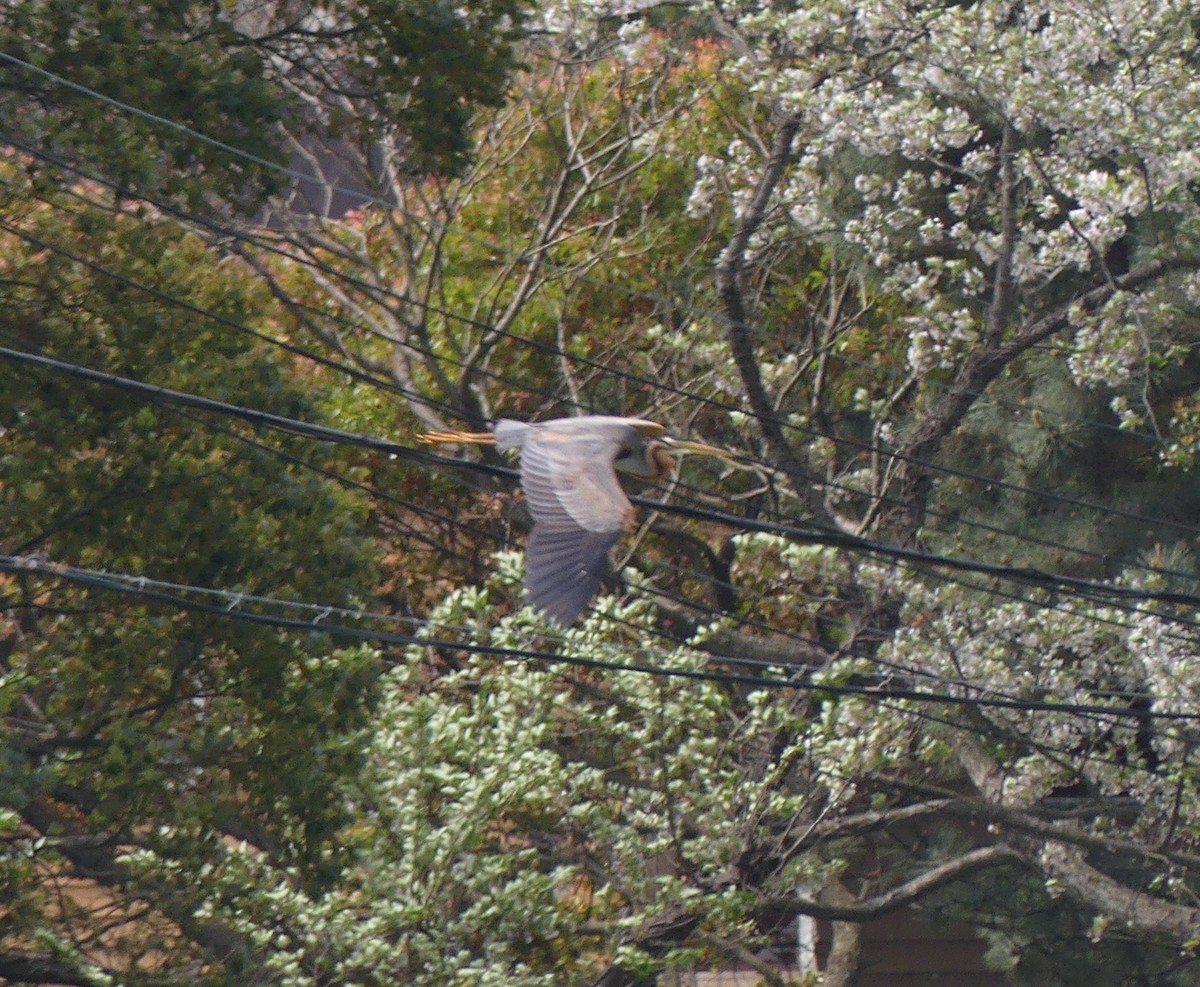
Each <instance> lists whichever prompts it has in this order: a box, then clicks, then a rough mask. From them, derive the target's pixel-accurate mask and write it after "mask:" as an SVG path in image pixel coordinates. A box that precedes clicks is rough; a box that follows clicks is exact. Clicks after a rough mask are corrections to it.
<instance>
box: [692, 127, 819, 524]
mask: <svg viewBox="0 0 1200 987" xmlns="http://www.w3.org/2000/svg"><path fill="white" fill-rule="evenodd" d="M799 130H800V117H799V116H796V115H793V116H790V117H788V118H787V119H786V120H785V121H784V122H783V124H782V126H780V128H779V132H778V133H777V134H776V135H775V141H774V144H773V145H772V147H771V155H770V157H769V158H768V159H767V165H766V167H765V168H764V169H763V173H762V175H761V176H760V178H759V180H758V185H757V187H756V188H755V190H754V196H753V198H752V199H751V200H750V204H749V205H748V206H747V207H746V210H745V212H743V213H742V215H741V216H740V217H739V219H738V224H737V229H736V230H735V231H734V234H733V236H732V237H731V238H730V240H729V243H728V244H727V245H726V247H725V250H724V251H723V252H722V253H721V259H720V261H719V262H718V263H717V274H716V283H717V296H718V297H719V298H720V300H721V305H722V307H723V309H724V312H725V320H726V322H727V332H728V337H729V349H730V352H731V353H732V354H733V360H734V363H735V364H736V365H737V368H738V373H739V374H740V375H741V378H742V384H743V385H744V386H745V388H746V396H747V398H748V399H749V401H750V407H751V410H752V411H753V412H754V414H755V416H756V417H757V418H758V422H759V427H760V428H761V429H762V433H763V437H764V438H765V439H766V440H767V445H768V446H769V447H770V449H771V452H772V454H773V455H774V456H775V458H776V459H777V460H778V462H779V464H780V467H781V468H782V469H783V471H784V472H785V473H786V474H787V476H788V478H789V479H790V480H791V482H792V485H793V486H794V487H795V489H796V491H797V493H798V494H799V495H800V496H801V497H802V498H803V499H804V501H805V504H806V506H807V507H808V509H809V510H810V511H811V512H812V514H813V516H814V517H818V518H822V519H825V520H827V517H826V513H825V507H824V504H823V502H822V499H821V498H820V497H819V496H817V494H816V480H815V478H814V477H813V475H812V473H811V472H810V471H809V470H808V468H807V467H806V466H805V465H804V463H803V462H802V461H801V460H800V458H799V457H798V456H797V455H796V452H795V450H794V449H793V448H792V445H791V443H789V442H788V440H787V437H786V436H785V435H784V434H783V422H782V421H781V419H780V417H779V415H778V413H777V412H776V410H775V402H774V401H773V400H772V399H771V397H770V395H769V394H768V393H767V389H766V385H765V384H764V383H763V379H762V373H761V371H760V368H759V365H758V359H757V357H756V354H755V348H754V339H753V334H752V332H751V328H750V325H749V321H748V318H749V317H748V314H747V311H746V301H745V298H744V296H743V293H742V272H743V270H744V268H745V265H746V251H747V250H748V249H749V246H750V241H751V239H752V238H753V236H754V234H755V233H756V232H757V231H758V229H759V228H760V227H761V226H762V223H763V220H764V219H765V218H766V214H767V207H768V206H769V205H770V202H771V198H772V196H773V195H774V193H775V189H776V188H777V187H778V185H779V183H780V182H781V181H782V180H783V176H784V173H785V172H786V171H787V166H788V163H789V162H790V161H791V159H792V146H793V144H794V143H795V140H796V134H797V133H798V132H799Z"/></svg>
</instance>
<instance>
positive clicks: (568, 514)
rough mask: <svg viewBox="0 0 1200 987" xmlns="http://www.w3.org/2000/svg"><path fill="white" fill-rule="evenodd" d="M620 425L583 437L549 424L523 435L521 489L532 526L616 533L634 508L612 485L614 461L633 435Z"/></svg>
mask: <svg viewBox="0 0 1200 987" xmlns="http://www.w3.org/2000/svg"><path fill="white" fill-rule="evenodd" d="M635 435H636V433H635V432H634V430H633V429H632V428H631V427H629V426H627V425H624V424H623V423H619V422H618V423H613V424H599V425H598V426H597V427H595V428H591V429H589V430H588V431H587V432H585V433H579V432H575V431H572V430H571V429H569V428H566V427H563V428H558V427H555V425H554V424H553V423H549V424H546V425H543V426H542V427H540V428H538V429H536V430H534V431H532V432H530V433H528V434H527V435H526V436H525V441H524V443H523V445H522V447H521V489H523V490H524V491H525V497H526V498H527V499H528V501H529V508H530V510H531V511H532V512H533V516H534V519H535V520H537V521H554V522H558V521H566V520H570V521H573V522H574V523H575V524H577V525H579V526H580V527H581V528H585V529H586V530H588V531H597V532H608V531H614V530H616V531H619V530H621V529H623V528H624V527H626V526H627V525H628V524H629V523H630V521H631V520H632V519H633V505H632V504H630V503H629V498H628V497H626V496H625V491H624V490H622V489H621V484H620V483H619V482H617V474H616V472H615V471H614V469H613V460H614V459H615V458H616V455H617V451H618V450H619V449H620V448H621V446H622V444H623V443H624V442H626V441H629V440H630V437H631V436H635Z"/></svg>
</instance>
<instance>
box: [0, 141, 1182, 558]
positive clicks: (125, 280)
mask: <svg viewBox="0 0 1200 987" xmlns="http://www.w3.org/2000/svg"><path fill="white" fill-rule="evenodd" d="M0 139H2V138H0ZM18 144H19V146H20V147H21V148H22V149H23V150H26V151H28V152H29V153H33V154H39V156H42V157H46V156H44V155H40V153H39V152H37V151H36V150H34V149H31V148H29V147H28V145H25V144H21V143H20V142H18ZM47 160H51V161H52V163H55V164H60V162H58V161H57V160H54V159H51V158H47ZM61 166H62V167H68V166H67V165H61ZM73 170H78V169H73ZM80 173H81V174H84V175H87V173H84V172H80ZM87 177H89V178H92V179H94V180H97V181H101V182H103V181H104V179H102V178H98V177H96V176H93V175H87ZM111 187H114V188H115V186H111ZM147 201H149V202H151V203H152V204H156V205H157V204H158V203H156V202H155V200H153V199H147ZM166 208H168V209H170V210H171V211H172V212H173V213H175V214H176V215H179V216H186V217H188V218H189V221H195V222H198V223H201V224H203V225H207V226H209V227H210V228H212V229H216V230H219V231H222V232H225V233H226V234H228V235H232V236H235V237H238V238H239V239H243V240H245V241H246V242H248V243H253V244H255V245H256V246H259V247H262V248H264V249H268V250H274V251H276V252H278V253H279V254H281V256H284V257H286V258H289V259H291V260H293V261H294V262H296V263H299V264H302V265H312V264H314V263H315V262H314V261H312V260H311V259H309V258H304V257H297V256H295V255H293V254H290V253H288V252H287V251H283V250H279V248H276V247H274V246H273V245H270V244H266V243H263V242H262V241H259V240H257V239H255V238H253V237H250V236H248V235H246V234H244V233H241V232H239V231H236V230H233V229H232V228H229V227H221V226H220V225H219V224H213V223H211V222H210V221H207V220H204V219H202V218H201V217H196V216H191V215H190V214H185V213H182V211H181V210H177V209H174V208H173V207H169V206H168V207H166ZM0 228H4V229H6V230H8V231H9V232H10V233H12V234H13V235H15V236H18V237H20V238H22V239H24V240H26V241H27V242H29V243H31V244H33V245H35V246H37V247H39V248H40V249H47V250H51V251H54V252H56V253H59V254H61V255H62V256H65V257H67V258H69V259H71V260H73V261H75V262H77V263H80V264H82V265H85V266H87V267H88V268H89V269H91V270H94V271H96V272H97V273H99V274H101V275H103V276H106V277H109V278H111V279H114V280H116V281H118V282H119V283H122V284H125V285H127V286H129V287H133V288H135V289H137V290H140V291H143V292H146V293H148V294H150V295H152V296H153V297H156V298H159V299H160V300H162V301H164V302H165V303H168V304H173V305H177V306H180V307H182V308H184V309H185V310H187V311H191V312H193V313H195V314H199V315H202V316H205V317H207V318H211V319H213V320H215V321H217V322H219V323H221V324H224V325H227V326H229V327H231V328H233V329H235V330H237V331H240V332H244V333H246V334H249V335H251V336H254V337H256V338H259V339H261V340H264V341H266V342H268V343H271V344H273V345H277V346H280V347H281V348H283V349H284V350H286V351H287V352H290V353H293V354H295V355H299V356H302V357H304V358H306V359H311V360H313V361H314V362H317V363H319V364H321V365H324V366H327V367H330V368H332V369H335V370H337V371H339V372H342V373H346V374H347V375H349V376H350V377H351V378H353V379H356V380H359V381H361V382H365V383H369V384H373V385H375V386H379V387H381V388H384V389H387V390H390V391H393V392H396V393H400V394H402V395H404V396H406V397H408V398H410V399H411V400H414V401H419V402H422V403H424V404H429V405H433V406H437V407H440V408H441V409H443V410H446V411H450V412H451V413H456V412H457V409H456V408H455V407H453V406H451V405H449V404H446V403H445V402H441V401H438V400H437V399H434V398H431V397H428V396H426V395H424V394H421V393H418V392H415V391H412V390H410V389H408V388H405V387H402V386H400V385H397V384H394V383H393V382H391V381H389V380H386V379H383V378H378V377H375V376H373V375H371V374H367V373H365V372H363V371H361V370H359V369H358V368H356V367H352V366H349V365H347V364H344V363H340V362H338V361H335V360H332V359H330V358H328V357H325V356H323V355H321V354H318V353H315V352H313V351H310V350H307V349H304V348H302V347H299V346H296V345H295V344H292V343H290V342H288V341H286V340H280V339H276V338H275V337H272V336H269V335H267V334H265V333H261V332H259V331H258V330H255V329H253V328H252V327H250V326H247V325H245V324H244V323H240V322H238V321H237V320H234V319H230V318H228V317H226V316H224V315H221V314H220V313H217V312H213V311H211V310H208V309H204V308H202V307H200V306H197V305H195V304H193V303H191V302H188V301H186V300H184V299H181V298H178V297H177V296H174V295H171V294H169V293H166V292H163V291H161V290H160V289H157V288H154V287H152V286H148V285H145V284H142V283H140V282H137V281H135V280H133V279H131V278H129V277H127V276H125V275H122V274H120V273H118V272H115V271H112V270H111V269H109V268H107V267H105V266H104V265H102V264H99V263H98V262H95V261H92V260H90V259H88V258H85V257H82V256H80V255H79V254H77V253H75V252H73V251H70V250H67V249H66V248H63V247H61V246H59V245H56V244H52V243H50V242H48V241H46V240H44V239H42V238H40V237H37V236H35V235H33V234H29V233H27V232H25V231H23V230H21V229H19V228H17V227H15V226H12V225H10V224H6V223H4V222H3V221H0ZM320 266H321V267H322V268H323V269H324V270H326V271H328V272H329V273H331V274H333V275H337V276H345V275H342V273H341V272H339V271H337V269H336V268H329V267H326V266H324V265H320ZM345 277H348V276H345ZM355 280H357V279H355ZM357 283H358V284H359V285H361V286H362V287H363V288H364V289H367V290H373V291H375V290H382V289H376V288H375V286H372V285H369V284H367V283H366V282H361V281H358V282H357ZM409 300H410V301H412V302H413V303H414V304H422V303H420V302H417V301H416V300H411V299H409ZM320 314H321V315H322V316H323V317H324V316H325V315H326V313H320ZM445 314H446V315H447V317H452V313H445ZM477 325H479V326H480V327H481V328H483V327H484V324H482V323H478V324H477ZM514 338H518V339H521V340H522V341H524V342H526V343H528V344H529V345H535V346H539V347H546V348H548V349H549V351H551V352H553V353H555V354H557V355H560V356H564V357H568V358H572V359H574V357H571V355H570V354H567V353H565V352H564V351H562V350H561V349H558V348H557V347H552V346H549V344H543V343H539V342H536V341H532V340H524V338H523V337H514ZM402 345H405V346H406V347H408V348H412V349H415V350H416V351H418V352H421V353H424V354H425V355H427V356H430V357H433V358H436V359H443V357H441V356H439V355H437V354H433V353H431V352H430V351H427V350H424V349H422V348H421V347H419V346H414V345H413V344H411V343H408V342H404V343H402ZM447 359H449V358H447ZM452 362H455V361H452ZM592 362H593V363H594V361H592ZM594 365H595V366H597V367H601V368H602V367H603V366H604V365H602V364H599V363H595V364H594ZM479 372H480V373H482V374H484V375H486V376H488V377H491V378H494V379H496V380H497V381H500V382H503V383H506V384H509V385H517V384H522V383H523V382H518V381H514V380H513V379H512V378H507V377H504V376H503V375H502V374H497V373H494V372H491V371H488V370H486V369H484V368H480V370H479ZM611 372H612V373H615V374H618V375H624V376H634V375H629V374H626V373H625V372H622V371H616V370H613V371H611ZM637 379H638V380H639V381H641V380H645V382H646V383H648V384H652V383H653V382H651V381H649V380H648V379H643V378H640V377H638V378H637ZM673 390H675V391H677V392H678V393H680V394H682V395H686V396H689V397H691V398H692V399H694V400H700V401H705V400H709V399H706V398H705V397H704V396H702V395H698V394H695V393H694V392H688V391H685V390H681V389H677V388H676V389H673ZM816 434H818V435H819V436H821V437H826V438H830V439H831V440H833V441H839V442H840V441H850V440H843V439H840V438H838V437H836V436H831V435H828V434H827V433H816ZM917 462H920V463H922V465H925V466H928V467H930V468H933V469H942V467H939V466H938V465H937V464H933V463H929V462H927V461H919V460H917ZM960 475H963V476H965V477H967V478H970V479H974V480H978V481H980V482H984V483H991V484H997V485H1001V486H1004V485H1005V484H1003V483H1002V482H1001V481H993V480H990V479H988V478H987V477H983V476H980V475H978V474H972V473H966V472H964V473H962V474H960ZM824 485H825V486H827V487H829V488H830V489H836V490H842V491H845V492H847V493H850V494H853V495H856V496H857V495H864V496H865V495H866V494H864V492H862V491H858V490H855V489H853V488H851V487H847V486H845V485H843V484H839V483H837V482H835V481H824ZM684 486H685V487H686V489H689V490H692V491H694V490H695V488H693V487H691V486H689V485H684ZM1010 486H1011V485H1010ZM1015 489H1017V490H1019V491H1021V492H1024V493H1029V494H1034V495H1039V496H1040V495H1041V494H1040V493H1039V492H1038V491H1034V490H1029V489H1027V488H1022V487H1016V488H1015ZM875 499H876V500H877V501H879V502H881V503H894V502H895V501H894V500H893V499H892V498H888V497H886V496H876V497H875ZM1100 509H1103V510H1105V511H1111V510H1112V509H1111V508H1107V507H1102V508H1100ZM929 514H930V515H931V516H933V517H939V518H944V519H946V520H948V521H951V522H954V523H957V524H961V525H965V526H968V527H973V528H978V529H980V530H983V531H988V532H990V533H994V534H998V535H1001V536H1003V537H1008V538H1012V539H1014V540H1018V541H1023V542H1026V543H1029V544H1034V545H1039V546H1041V547H1047V548H1054V549H1058V550H1062V551H1067V552H1071V553H1073V554H1077V555H1080V556H1082V557H1089V558H1092V559H1093V560H1097V561H1100V560H1103V556H1101V555H1100V554H1099V553H1096V552H1091V551H1088V550H1086V549H1081V548H1078V547H1076V546H1072V545H1067V544H1064V543H1061V542H1054V541H1050V540H1047V539H1042V538H1037V537H1036V536H1032V535H1027V534H1023V533H1021V532H1014V531H1007V530H1005V529H1003V528H999V527H997V526H994V525H989V524H987V523H986V522H982V521H976V520H971V519H966V518H958V517H952V516H951V515H948V514H945V513H943V512H940V511H937V510H935V509H930V511H929ZM1145 520H1147V521H1148V522H1150V523H1159V524H1174V523H1175V522H1171V521H1167V520H1165V519H1155V518H1145ZM1134 565H1135V567H1136V568H1140V569H1144V570H1145V571H1148V572H1154V573H1158V574H1162V575H1169V576H1177V577H1182V578H1189V579H1190V578H1191V574H1190V573H1183V572H1177V571H1173V570H1167V569H1162V568H1158V567H1154V566H1147V565H1143V564H1141V563H1134Z"/></svg>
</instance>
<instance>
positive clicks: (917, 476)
mask: <svg viewBox="0 0 1200 987" xmlns="http://www.w3.org/2000/svg"><path fill="white" fill-rule="evenodd" d="M1186 264H1187V262H1186V261H1185V260H1184V259H1182V258H1175V259H1172V260H1156V261H1151V262H1150V263H1148V264H1143V265H1142V266H1141V267H1138V268H1136V269H1134V270H1132V271H1130V272H1129V273H1128V274H1126V275H1123V276H1122V277H1119V278H1116V279H1114V280H1113V281H1112V282H1111V283H1106V284H1102V285H1097V286H1096V287H1095V288H1092V289H1091V290H1090V291H1087V292H1085V293H1084V294H1082V295H1079V296H1076V297H1075V298H1073V299H1071V300H1070V301H1067V302H1064V303H1062V304H1061V305H1058V306H1056V307H1055V308H1054V309H1053V310H1051V311H1050V312H1048V313H1046V314H1045V315H1043V316H1041V317H1039V318H1037V319H1034V320H1033V321H1031V322H1028V323H1026V324H1025V326H1024V327H1023V328H1022V329H1021V330H1020V331H1018V332H1017V333H1016V335H1014V336H1013V337H1012V338H1011V339H1010V340H1009V341H1008V342H1007V343H1003V344H999V343H998V342H997V344H996V345H985V346H981V347H980V348H979V349H976V350H973V351H972V352H971V353H970V354H969V355H968V356H967V358H966V360H965V361H964V362H963V365H962V369H961V370H959V372H958V376H957V377H956V378H955V380H954V383H953V384H951V385H950V387H949V389H948V390H947V391H946V393H945V395H944V396H943V397H942V399H941V401H939V402H938V403H937V405H936V406H935V407H934V409H933V410H932V411H931V412H930V413H929V414H928V415H926V416H925V417H924V418H923V419H922V420H921V422H920V423H919V424H918V425H917V427H916V428H914V429H913V430H912V433H911V434H910V435H909V437H908V441H906V442H905V443H904V445H903V446H902V447H901V448H900V451H899V453H898V454H897V457H896V458H897V460H899V461H900V465H899V467H898V470H897V474H898V476H899V500H900V507H899V508H898V512H899V532H898V536H897V538H898V541H899V542H900V544H912V543H913V542H914V541H915V540H916V537H917V533H918V532H919V531H920V529H921V527H922V525H923V524H924V523H925V507H926V503H927V501H928V499H929V490H930V485H931V479H930V470H929V468H928V467H927V466H925V463H926V462H928V461H929V460H930V459H932V457H933V456H934V455H935V454H936V452H937V450H938V448H939V447H940V445H941V443H942V441H943V440H944V439H945V438H946V436H948V435H949V434H950V433H951V432H952V431H954V429H955V428H957V427H958V426H959V424H961V422H962V420H963V419H964V418H965V417H966V415H967V412H968V411H970V410H971V407H972V406H973V405H974V404H975V402H976V401H977V400H978V399H979V398H980V397H981V396H982V395H983V392H984V390H986V389H987V386H988V385H989V384H991V382H992V381H994V380H995V379H996V378H997V377H999V376H1000V374H1001V373H1002V372H1003V371H1004V369H1005V368H1006V367H1007V366H1008V365H1009V364H1010V363H1012V362H1013V361H1014V360H1015V359H1017V357H1019V356H1021V355H1022V354H1023V353H1025V352H1026V351H1027V350H1029V349H1030V348H1031V347H1033V346H1035V345H1037V344H1038V343H1040V342H1043V341H1044V340H1046V339H1048V338H1049V337H1051V336H1053V335H1054V334H1055V333H1057V332H1061V331H1062V330H1063V329H1065V328H1066V327H1067V326H1068V325H1070V317H1069V315H1070V312H1071V310H1072V309H1075V308H1078V309H1080V310H1082V311H1083V312H1084V313H1090V312H1094V311H1095V310H1096V309H1098V308H1099V307H1100V306H1101V305H1103V304H1104V303H1105V302H1107V301H1108V300H1109V299H1110V298H1112V296H1113V295H1114V294H1116V293H1117V292H1118V291H1129V290H1132V289H1134V288H1138V287H1141V286H1142V285H1144V284H1147V283H1149V282H1151V281H1154V280H1157V279H1158V278H1160V277H1162V276H1163V275H1164V274H1166V273H1168V272H1169V271H1172V270H1176V269H1178V268H1180V267H1184V266H1186Z"/></svg>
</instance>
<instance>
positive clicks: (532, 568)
mask: <svg viewBox="0 0 1200 987" xmlns="http://www.w3.org/2000/svg"><path fill="white" fill-rule="evenodd" d="M620 537H621V531H620V529H617V530H615V531H588V530H586V529H585V528H581V527H579V525H577V524H556V523H554V522H552V521H538V522H537V523H536V524H535V525H534V526H533V530H532V531H531V532H530V533H529V538H528V539H527V540H526V542H525V592H526V594H527V595H528V597H529V602H530V603H532V604H533V605H534V606H535V607H536V608H537V609H538V610H541V611H542V613H544V614H546V616H548V617H550V618H551V619H553V620H556V621H558V622H559V623H560V624H562V625H563V626H564V627H566V626H568V625H569V624H571V623H573V622H574V621H575V618H576V617H578V616H579V615H580V614H581V613H583V611H584V609H585V608H586V607H587V605H588V602H589V601H590V600H591V598H592V597H593V596H595V595H596V590H598V589H599V588H600V583H601V582H602V581H603V579H604V577H605V576H606V575H607V574H608V566H609V562H608V553H609V551H610V550H611V549H612V547H613V545H615V544H616V543H617V540H618V539H619V538H620Z"/></svg>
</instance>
